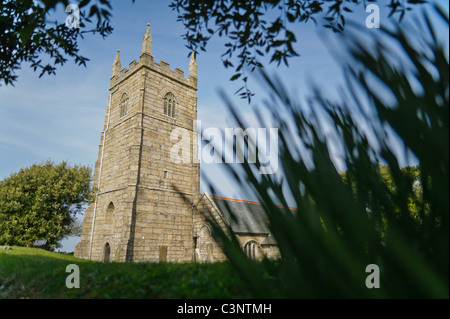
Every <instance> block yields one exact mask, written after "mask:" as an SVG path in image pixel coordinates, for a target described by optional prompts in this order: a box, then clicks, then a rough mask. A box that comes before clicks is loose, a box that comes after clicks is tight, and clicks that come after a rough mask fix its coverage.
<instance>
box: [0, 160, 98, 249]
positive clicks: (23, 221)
mask: <svg viewBox="0 0 450 319" xmlns="http://www.w3.org/2000/svg"><path fill="white" fill-rule="evenodd" d="M90 181H91V169H90V168H89V167H86V166H77V165H75V166H70V165H69V164H68V163H66V162H62V163H61V164H58V165H57V164H55V163H53V162H50V161H47V162H45V163H42V164H40V165H37V164H35V165H32V166H31V167H29V168H25V169H21V170H20V171H19V172H18V173H15V174H12V175H11V176H9V177H8V178H5V179H4V180H3V181H1V182H0V243H1V244H5V245H18V246H32V245H33V244H34V241H35V240H36V239H47V240H48V241H49V243H50V245H51V246H52V248H56V247H59V242H60V241H61V240H62V239H63V238H64V237H66V236H68V235H70V234H71V233H72V232H73V229H72V228H74V226H76V220H75V217H76V214H77V213H78V212H80V211H81V210H82V209H83V208H84V207H85V204H87V203H88V202H89V201H90V199H91V186H90Z"/></svg>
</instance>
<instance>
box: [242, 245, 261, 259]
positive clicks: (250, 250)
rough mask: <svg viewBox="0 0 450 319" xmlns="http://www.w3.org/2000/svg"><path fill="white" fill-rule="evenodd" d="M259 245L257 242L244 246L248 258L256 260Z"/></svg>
mask: <svg viewBox="0 0 450 319" xmlns="http://www.w3.org/2000/svg"><path fill="white" fill-rule="evenodd" d="M257 245H258V244H257V243H256V242H255V241H249V242H248V243H246V244H245V246H244V252H245V254H246V255H247V257H248V258H250V259H252V260H254V259H256V255H257V253H256V252H257V250H258V247H257Z"/></svg>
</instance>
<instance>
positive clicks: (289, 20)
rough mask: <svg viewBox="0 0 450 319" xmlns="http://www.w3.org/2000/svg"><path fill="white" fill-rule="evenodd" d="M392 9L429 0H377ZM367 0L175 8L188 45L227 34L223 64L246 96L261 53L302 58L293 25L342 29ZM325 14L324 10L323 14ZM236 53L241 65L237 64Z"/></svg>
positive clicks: (206, 1) (203, 0)
mask: <svg viewBox="0 0 450 319" xmlns="http://www.w3.org/2000/svg"><path fill="white" fill-rule="evenodd" d="M369 2H370V3H376V2H379V3H380V4H383V5H386V6H388V7H389V9H390V16H393V15H398V16H399V17H400V19H401V18H402V17H403V16H404V14H405V12H406V11H408V10H410V9H411V6H410V4H417V3H424V2H426V1H423V0H405V1H399V0H391V1H390V2H388V1H386V2H385V1H376V0H371V1H369ZM367 3H368V1H366V0H330V1H318V0H255V1H246V0H237V1H229V0H213V1H211V0H173V1H172V3H171V4H170V7H171V8H172V9H173V10H176V11H177V12H178V20H179V21H181V22H182V23H183V24H184V26H185V28H186V33H185V35H184V38H185V39H186V40H187V47H188V48H189V49H191V50H192V49H197V50H198V49H200V50H202V51H205V50H206V45H207V43H208V42H209V41H210V39H211V38H212V37H213V36H214V35H216V34H217V35H218V36H220V37H225V38H226V39H227V42H226V44H225V50H226V51H225V52H224V53H223V55H222V57H223V64H224V66H225V67H226V68H228V67H234V68H235V69H234V70H235V74H234V75H233V76H232V77H231V80H233V81H234V80H237V79H239V78H241V79H242V80H243V82H244V86H243V87H242V88H241V89H240V90H239V91H238V92H240V91H242V90H243V89H244V88H245V90H243V91H242V93H240V95H241V97H242V98H248V99H249V101H250V97H251V96H252V95H253V94H252V92H251V91H250V90H249V89H248V87H247V78H248V70H250V71H253V70H255V68H260V67H262V64H261V62H260V61H259V58H260V57H264V56H268V57H270V62H276V63H278V65H279V64H280V63H284V64H286V65H288V60H289V59H290V58H292V57H295V56H298V54H297V52H296V51H295V49H294V44H295V43H296V42H297V39H296V37H295V34H294V32H293V29H292V27H294V26H295V25H296V24H298V23H301V22H304V23H306V22H308V21H313V22H314V23H318V22H319V23H320V22H321V21H324V22H323V26H324V27H325V28H329V29H331V30H333V31H334V32H341V31H343V30H344V27H345V21H346V19H345V17H346V16H347V15H349V14H351V13H352V12H353V10H354V9H355V7H357V6H360V5H362V4H364V5H366V4H367ZM324 12H325V13H324ZM233 54H237V64H236V67H235V66H234V64H233V63H232V58H233Z"/></svg>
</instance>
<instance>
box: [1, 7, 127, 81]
mask: <svg viewBox="0 0 450 319" xmlns="http://www.w3.org/2000/svg"><path fill="white" fill-rule="evenodd" d="M92 2H94V1H91V0H78V1H77V7H74V6H70V7H68V6H69V4H73V3H74V1H69V0H38V1H33V0H23V1H15V0H0V80H2V81H3V82H4V83H5V84H6V85H8V84H11V85H13V83H14V82H15V81H16V80H17V75H15V72H16V70H18V69H20V65H21V64H22V63H23V62H29V63H30V64H31V67H32V68H33V69H34V71H36V70H40V71H41V73H40V77H41V76H43V75H44V74H55V71H56V66H57V65H63V64H64V63H66V62H67V60H68V59H67V57H68V58H72V59H73V60H74V62H75V63H76V64H78V65H84V66H85V65H86V62H87V61H88V60H89V59H88V58H86V57H84V56H82V55H81V54H80V53H79V48H78V41H79V39H80V38H81V39H82V38H83V36H84V35H85V34H86V33H93V34H96V33H98V34H100V35H101V36H102V37H105V36H107V35H109V34H110V33H111V32H112V30H113V29H112V27H111V26H110V25H109V18H110V16H111V10H112V7H111V4H110V1H109V0H101V1H99V2H98V1H95V2H94V3H92ZM133 2H134V0H133ZM59 5H62V6H63V9H64V10H66V8H68V9H69V11H70V12H69V13H70V14H75V13H76V14H79V21H75V20H76V19H75V20H74V19H73V17H72V18H71V17H69V13H68V16H67V18H68V19H71V20H70V21H71V22H72V23H74V24H73V25H70V24H69V25H66V20H67V19H65V20H64V21H52V20H50V18H51V17H52V16H51V13H52V12H54V11H56V9H57V8H58V6H59ZM59 8H60V7H59ZM75 11H76V12H75ZM77 18H78V17H77ZM91 19H94V20H91ZM77 22H79V24H77ZM95 22H96V23H95ZM45 60H47V62H44V61H45Z"/></svg>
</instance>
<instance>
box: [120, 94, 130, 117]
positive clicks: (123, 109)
mask: <svg viewBox="0 0 450 319" xmlns="http://www.w3.org/2000/svg"><path fill="white" fill-rule="evenodd" d="M127 112H128V95H127V94H126V93H125V94H124V95H122V98H121V99H120V117H124V116H125V115H127Z"/></svg>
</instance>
